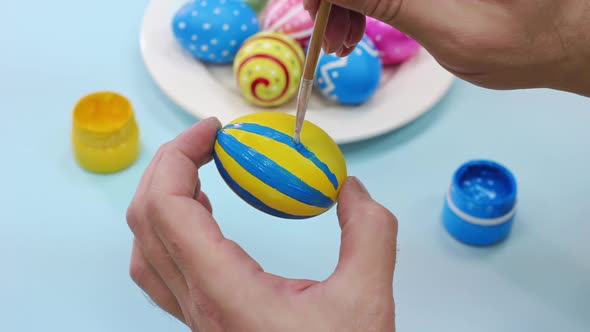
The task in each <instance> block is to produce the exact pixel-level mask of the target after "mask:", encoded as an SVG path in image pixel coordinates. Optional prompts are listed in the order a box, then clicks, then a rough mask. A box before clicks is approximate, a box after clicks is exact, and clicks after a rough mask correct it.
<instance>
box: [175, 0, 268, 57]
mask: <svg viewBox="0 0 590 332" xmlns="http://www.w3.org/2000/svg"><path fill="white" fill-rule="evenodd" d="M172 29H173V32H174V35H175V36H176V39H177V40H178V41H179V43H180V44H181V45H182V47H183V48H184V49H186V50H187V51H189V52H190V53H191V54H192V55H193V56H194V57H196V58H197V59H199V60H201V61H204V62H210V63H218V64H225V63H231V62H232V60H233V59H234V57H235V55H236V52H237V51H238V50H239V48H240V46H241V45H242V43H243V42H244V41H245V40H246V39H247V38H248V37H250V36H252V35H253V34H255V33H257V32H258V31H259V30H260V27H259V24H258V18H257V16H256V13H255V12H254V10H253V9H252V8H251V7H250V6H248V5H247V4H246V3H244V2H240V1H236V0H201V1H191V2H188V3H186V4H185V5H183V6H182V7H181V8H180V9H179V10H178V11H177V12H176V14H175V15H174V18H173V20H172Z"/></svg>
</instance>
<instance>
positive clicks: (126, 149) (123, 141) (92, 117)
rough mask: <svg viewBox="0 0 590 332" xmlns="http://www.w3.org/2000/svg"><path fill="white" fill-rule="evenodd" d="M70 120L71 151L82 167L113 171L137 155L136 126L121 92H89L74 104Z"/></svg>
mask: <svg viewBox="0 0 590 332" xmlns="http://www.w3.org/2000/svg"><path fill="white" fill-rule="evenodd" d="M72 121H73V126H72V132H71V140H72V147H73V153H74V157H75V159H76V161H77V162H78V163H79V164H80V166H82V167H83V168H85V169H87V170H89V171H91V172H95V173H113V172H117V171H120V170H123V169H125V168H127V167H129V166H130V165H131V164H133V163H134V162H135V160H136V159H137V158H138V156H139V152H140V141H139V128H138V126H137V123H136V121H135V116H134V113H133V107H132V105H131V103H130V102H129V100H128V99H127V98H125V97H124V96H122V95H120V94H117V93H115V92H109V91H103V92H96V93H92V94H89V95H87V96H85V97H83V98H81V99H80V100H79V101H78V103H77V104H76V105H75V107H74V111H73V116H72Z"/></svg>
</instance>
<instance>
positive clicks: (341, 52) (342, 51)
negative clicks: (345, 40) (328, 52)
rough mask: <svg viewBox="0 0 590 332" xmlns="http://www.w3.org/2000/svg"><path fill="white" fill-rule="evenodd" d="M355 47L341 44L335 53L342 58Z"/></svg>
mask: <svg viewBox="0 0 590 332" xmlns="http://www.w3.org/2000/svg"><path fill="white" fill-rule="evenodd" d="M355 48H356V46H352V47H346V46H344V45H342V47H341V48H340V49H339V50H338V51H336V53H335V54H336V55H337V56H339V57H341V58H344V57H347V56H349V55H350V53H352V51H354V49H355Z"/></svg>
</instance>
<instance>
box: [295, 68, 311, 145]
mask: <svg viewBox="0 0 590 332" xmlns="http://www.w3.org/2000/svg"><path fill="white" fill-rule="evenodd" d="M312 89H313V80H308V79H305V78H304V79H302V80H301V84H300V85H299V94H298V96H297V119H296V123H295V135H294V136H293V140H294V141H295V143H299V142H300V140H301V128H302V127H303V121H304V120H305V112H306V110H307V103H308V101H309V97H310V96H311V92H312Z"/></svg>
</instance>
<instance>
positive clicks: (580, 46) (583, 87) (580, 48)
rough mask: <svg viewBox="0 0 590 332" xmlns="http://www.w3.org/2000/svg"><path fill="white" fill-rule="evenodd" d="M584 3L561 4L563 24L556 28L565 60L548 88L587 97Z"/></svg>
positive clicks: (589, 48) (589, 26)
mask: <svg viewBox="0 0 590 332" xmlns="http://www.w3.org/2000/svg"><path fill="white" fill-rule="evenodd" d="M589 3H590V0H586V1H567V2H564V3H563V5H564V11H563V13H562V15H560V16H561V18H562V20H561V21H562V22H567V23H565V24H562V25H560V26H559V27H556V30H557V33H558V35H559V41H560V44H561V47H562V49H563V53H564V57H563V59H562V61H561V62H560V65H559V70H558V73H559V74H558V75H557V76H556V79H555V80H554V81H553V84H552V85H553V86H551V88H554V89H558V90H563V91H567V92H572V93H576V94H579V95H582V96H586V97H590V12H588V11H586V10H583V8H581V7H580V6H582V7H584V6H587V5H588V4H589Z"/></svg>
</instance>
